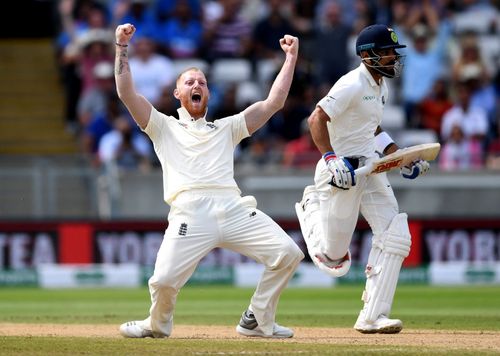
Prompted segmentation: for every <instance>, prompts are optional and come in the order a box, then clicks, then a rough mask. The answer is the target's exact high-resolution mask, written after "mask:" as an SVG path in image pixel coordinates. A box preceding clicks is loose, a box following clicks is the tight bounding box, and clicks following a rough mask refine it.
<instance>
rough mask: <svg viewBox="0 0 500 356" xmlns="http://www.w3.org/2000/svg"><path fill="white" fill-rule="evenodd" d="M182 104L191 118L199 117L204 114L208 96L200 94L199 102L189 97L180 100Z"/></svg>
mask: <svg viewBox="0 0 500 356" xmlns="http://www.w3.org/2000/svg"><path fill="white" fill-rule="evenodd" d="M182 106H184V108H185V109H186V110H187V111H188V112H189V114H190V115H191V117H192V118H194V119H199V118H202V117H203V116H205V113H206V112H207V106H208V97H207V96H202V98H201V100H200V101H199V102H195V101H193V100H192V98H191V97H189V98H187V100H184V101H183V102H182Z"/></svg>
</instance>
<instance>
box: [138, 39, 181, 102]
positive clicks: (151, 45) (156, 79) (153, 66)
mask: <svg viewBox="0 0 500 356" xmlns="http://www.w3.org/2000/svg"><path fill="white" fill-rule="evenodd" d="M155 51H156V44H155V42H154V41H153V40H152V39H151V38H150V37H146V36H139V37H137V38H136V40H135V42H134V52H133V56H132V58H130V61H129V64H130V69H131V70H132V71H133V72H134V85H135V87H136V89H137V91H139V92H140V93H142V95H144V97H145V98H146V99H148V100H149V101H150V102H151V103H152V104H153V105H156V104H157V103H158V100H159V99H160V96H161V92H162V90H163V89H164V88H165V87H167V86H169V85H171V84H173V83H174V81H175V72H174V67H173V64H172V61H171V60H170V59H169V58H168V57H165V56H163V55H161V54H158V53H156V52H155Z"/></svg>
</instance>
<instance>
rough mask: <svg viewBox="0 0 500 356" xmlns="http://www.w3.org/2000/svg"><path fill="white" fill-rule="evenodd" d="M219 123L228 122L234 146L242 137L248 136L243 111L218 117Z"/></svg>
mask: <svg viewBox="0 0 500 356" xmlns="http://www.w3.org/2000/svg"><path fill="white" fill-rule="evenodd" d="M220 121H221V123H224V122H225V123H228V124H229V125H230V126H231V132H232V137H233V143H234V146H236V145H237V144H238V143H240V142H241V140H243V139H244V138H246V137H248V136H250V133H249V132H248V128H247V123H246V121H245V115H244V114H243V112H240V113H239V114H236V115H233V116H228V117H225V118H223V119H220Z"/></svg>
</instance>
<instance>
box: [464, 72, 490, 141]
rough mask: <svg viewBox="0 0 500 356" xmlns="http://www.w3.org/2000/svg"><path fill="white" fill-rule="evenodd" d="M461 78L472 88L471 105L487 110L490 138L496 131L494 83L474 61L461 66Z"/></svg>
mask: <svg viewBox="0 0 500 356" xmlns="http://www.w3.org/2000/svg"><path fill="white" fill-rule="evenodd" d="M460 80H462V81H465V82H466V83H467V85H468V86H469V88H470V90H471V106H477V107H480V108H482V109H483V110H484V111H486V114H487V115H488V125H489V127H490V129H491V130H490V135H489V136H490V138H491V137H493V136H494V134H495V132H496V120H497V118H496V104H497V103H496V100H497V98H496V94H495V88H494V86H493V83H491V82H489V80H488V79H487V77H486V76H484V75H483V74H482V68H481V67H480V66H479V65H478V64H476V63H474V64H472V63H471V64H467V65H465V66H463V67H462V68H461V72H460Z"/></svg>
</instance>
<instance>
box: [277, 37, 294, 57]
mask: <svg viewBox="0 0 500 356" xmlns="http://www.w3.org/2000/svg"><path fill="white" fill-rule="evenodd" d="M280 46H281V49H282V50H283V52H285V53H286V54H291V55H293V56H296V55H297V53H298V52H299V39H298V38H297V37H294V36H290V35H285V36H284V37H283V38H282V39H280Z"/></svg>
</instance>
